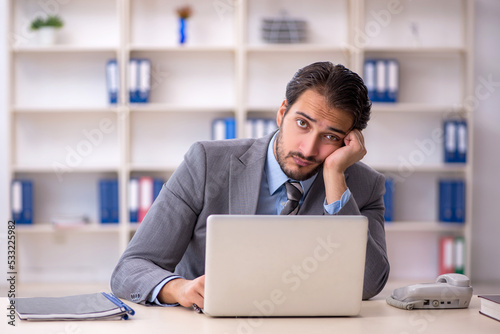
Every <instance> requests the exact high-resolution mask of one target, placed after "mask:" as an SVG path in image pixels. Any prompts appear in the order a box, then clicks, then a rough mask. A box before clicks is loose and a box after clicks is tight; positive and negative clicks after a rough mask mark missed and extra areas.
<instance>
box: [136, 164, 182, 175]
mask: <svg viewBox="0 0 500 334" xmlns="http://www.w3.org/2000/svg"><path fill="white" fill-rule="evenodd" d="M177 167H178V165H177V164H140V163H132V164H129V165H128V170H129V171H130V172H166V173H168V172H174V171H175V170H176V169H177Z"/></svg>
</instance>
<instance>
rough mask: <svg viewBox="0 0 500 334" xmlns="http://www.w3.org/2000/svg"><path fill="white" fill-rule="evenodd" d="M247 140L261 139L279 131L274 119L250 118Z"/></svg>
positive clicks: (248, 120)
mask: <svg viewBox="0 0 500 334" xmlns="http://www.w3.org/2000/svg"><path fill="white" fill-rule="evenodd" d="M245 126H246V134H247V138H260V137H264V136H266V135H268V134H270V133H273V132H274V131H276V130H277V129H278V125H277V124H276V119H274V118H250V119H247V121H246V124H245Z"/></svg>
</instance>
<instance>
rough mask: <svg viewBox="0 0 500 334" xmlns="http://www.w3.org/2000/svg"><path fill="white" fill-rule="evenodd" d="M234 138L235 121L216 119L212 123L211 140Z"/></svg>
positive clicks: (227, 118) (231, 118)
mask: <svg viewBox="0 0 500 334" xmlns="http://www.w3.org/2000/svg"><path fill="white" fill-rule="evenodd" d="M234 138H236V120H235V119H234V117H226V118H216V119H214V120H213V122H212V139H213V140H223V139H234Z"/></svg>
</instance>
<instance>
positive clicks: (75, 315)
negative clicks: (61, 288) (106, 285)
mask: <svg viewBox="0 0 500 334" xmlns="http://www.w3.org/2000/svg"><path fill="white" fill-rule="evenodd" d="M9 302H10V304H11V305H12V304H13V305H14V307H15V310H16V313H17V315H18V317H19V319H21V320H32V321H62V320H69V321H71V320H98V319H109V320H111V319H124V320H127V319H128V318H129V316H131V315H134V314H135V312H134V310H133V309H132V308H130V306H128V305H127V304H125V303H124V302H122V301H121V300H120V299H118V298H117V297H115V296H114V295H113V294H111V293H105V292H101V293H91V294H83V295H73V296H65V297H24V298H15V299H11V300H10V301H9Z"/></svg>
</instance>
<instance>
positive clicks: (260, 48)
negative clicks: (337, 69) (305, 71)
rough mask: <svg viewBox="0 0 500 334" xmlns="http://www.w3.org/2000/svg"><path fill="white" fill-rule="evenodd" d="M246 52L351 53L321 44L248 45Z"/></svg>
mask: <svg viewBox="0 0 500 334" xmlns="http://www.w3.org/2000/svg"><path fill="white" fill-rule="evenodd" d="M245 50H246V51H247V52H255V53H257V52H260V53H273V52H285V53H287V52H300V53H309V52H332V53H338V52H350V50H349V48H347V47H346V48H342V47H340V46H329V45H321V44H304V43H297V44H262V45H248V46H246V48H245Z"/></svg>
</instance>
